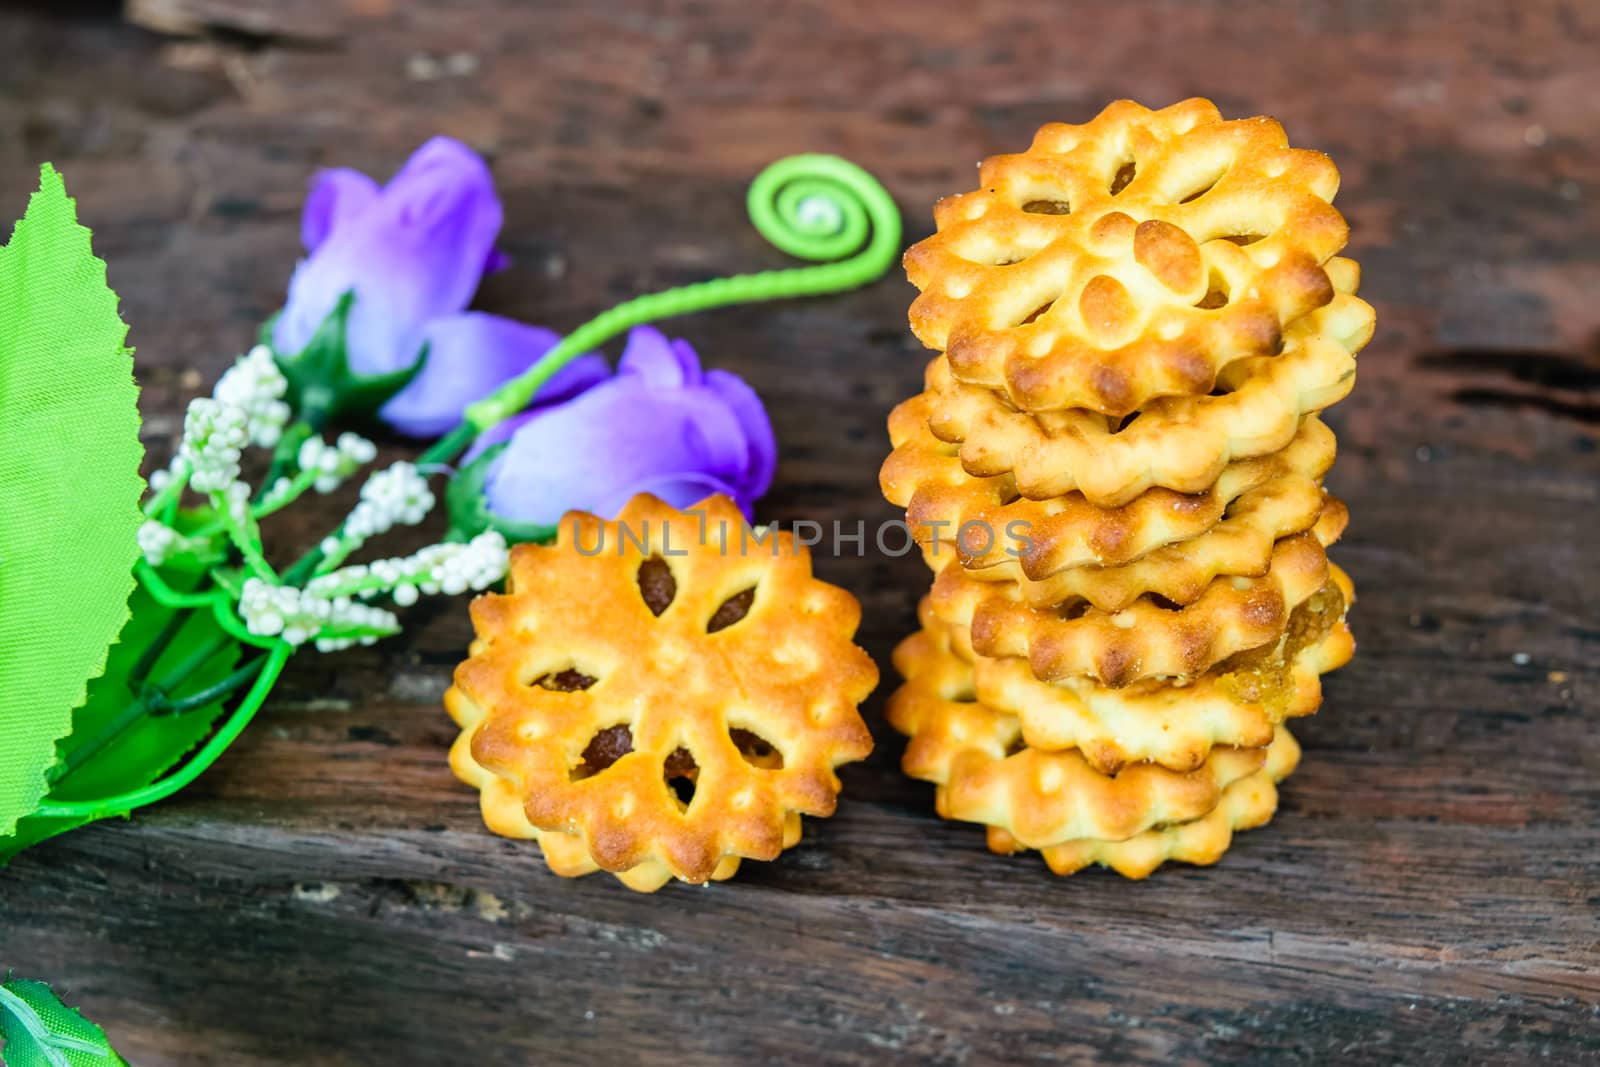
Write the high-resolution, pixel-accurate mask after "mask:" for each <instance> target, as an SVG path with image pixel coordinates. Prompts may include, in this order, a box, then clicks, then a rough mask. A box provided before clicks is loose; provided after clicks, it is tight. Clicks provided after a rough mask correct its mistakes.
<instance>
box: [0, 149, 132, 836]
mask: <svg viewBox="0 0 1600 1067" xmlns="http://www.w3.org/2000/svg"><path fill="white" fill-rule="evenodd" d="M126 336H127V327H126V326H124V325H123V323H122V320H121V319H120V318H119V317H118V316H117V295H116V294H115V293H113V292H112V291H111V289H110V288H109V287H108V286H107V285H106V267H105V264H104V263H102V262H101V261H100V260H98V259H96V258H95V256H94V252H93V251H92V250H91V249H90V244H89V231H88V230H86V229H84V228H83V227H82V226H80V225H78V222H77V216H76V211H75V209H74V207H73V202H72V201H71V200H70V199H69V198H68V197H67V194H66V189H65V187H64V186H63V184H62V181H61V176H60V175H59V174H57V173H56V172H55V170H54V169H53V168H51V167H50V166H49V165H48V164H47V165H46V166H45V167H44V168H43V169H42V171H41V173H40V187H39V191H38V192H37V193H35V194H34V195H33V197H32V199H31V200H30V201H29V202H28V211H27V214H26V215H25V216H24V217H23V219H22V221H20V222H18V223H17V226H16V229H15V230H14V231H13V233H12V235H11V242H10V243H9V244H7V245H6V246H5V247H4V248H3V249H0V500H3V501H4V505H3V506H0V835H3V834H6V833H9V832H10V831H11V829H12V827H13V826H14V825H15V824H16V821H17V819H18V818H20V817H21V816H23V815H25V814H27V813H28V812H29V811H31V810H33V808H34V807H35V806H36V805H37V804H38V802H39V799H40V798H41V797H42V796H43V795H44V791H45V772H46V771H47V770H48V769H49V767H50V764H51V763H52V761H53V759H54V754H55V743H56V740H57V739H58V738H60V737H61V736H62V735H64V734H65V733H66V732H67V731H68V729H69V727H70V726H71V723H72V709H73V708H75V707H77V706H78V705H79V704H81V703H82V702H83V699H84V688H85V685H86V684H87V683H88V681H89V680H90V679H91V678H94V677H96V676H97V675H99V674H100V672H101V670H102V669H103V668H104V666H105V660H106V650H107V648H108V647H109V646H110V644H111V641H112V639H113V638H115V637H116V635H117V631H118V630H120V629H121V628H122V623H123V620H125V619H126V618H127V617H128V608H127V600H128V593H129V591H130V590H131V589H132V588H133V574H132V568H133V563H134V559H135V557H136V556H137V554H138V546H137V541H136V534H137V533H138V529H139V524H140V522H141V521H142V520H141V516H140V514H139V495H140V493H141V492H143V489H144V482H143V481H142V480H141V479H140V477H139V461H140V459H141V457H142V456H143V454H144V449H143V448H142V447H141V446H140V444H139V410H138V389H137V387H136V386H135V385H134V381H133V358H132V357H133V353H132V352H131V350H129V349H128V348H126V347H124V346H123V340H124V338H125V337H126Z"/></svg>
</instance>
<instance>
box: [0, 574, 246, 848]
mask: <svg viewBox="0 0 1600 1067" xmlns="http://www.w3.org/2000/svg"><path fill="white" fill-rule="evenodd" d="M169 577H170V576H169ZM191 581H192V580H191ZM129 606H130V607H131V608H132V614H131V615H130V617H129V619H128V624H127V625H126V626H125V627H123V631H122V637H121V639H120V640H118V642H117V644H116V645H114V646H113V647H112V649H111V655H110V657H109V659H108V661H107V663H106V672H105V674H104V675H102V676H101V677H100V678H97V679H96V680H95V681H94V682H92V683H90V685H89V699H88V700H87V701H86V702H85V703H84V705H83V707H81V708H79V709H78V712H77V714H76V715H74V717H73V731H72V735H71V736H70V737H68V738H66V739H64V740H63V741H62V742H61V744H60V746H59V748H60V755H61V757H62V762H61V763H60V764H59V765H58V766H57V770H58V771H60V770H63V769H64V768H66V767H69V766H70V767H71V770H70V771H68V772H67V773H65V774H63V775H61V776H60V777H59V778H58V780H57V782H56V784H55V786H54V787H53V788H52V789H51V791H50V797H51V799H53V800H90V799H93V798H95V797H103V796H115V795H117V794H119V793H125V792H128V791H129V790H133V789H138V788H140V787H141V786H146V785H149V784H150V783H151V782H153V781H155V780H156V779H157V778H158V777H160V776H161V775H162V774H163V773H164V772H166V771H167V770H168V769H170V768H171V767H173V766H174V765H176V764H177V763H178V761H179V760H181V759H182V758H183V756H184V755H185V754H186V753H187V752H188V751H189V750H190V749H191V748H193V747H194V746H195V745H197V744H199V743H200V741H202V740H203V739H204V738H205V737H206V736H207V735H208V734H210V732H211V726H212V724H213V723H214V722H215V721H216V720H217V717H218V716H219V715H221V713H222V711H223V709H224V707H225V706H226V701H225V700H218V701H215V702H213V703H210V704H206V705H204V706H202V707H199V708H195V709H193V710H191V711H185V712H182V713H180V714H167V715H160V714H148V713H147V714H143V715H139V716H138V717H137V718H136V719H134V721H133V722H132V725H130V726H129V727H128V728H127V729H125V730H121V731H118V732H116V733H115V735H114V738H113V739H112V740H111V741H109V742H108V743H107V744H105V745H104V746H103V747H100V748H98V749H95V750H93V751H92V752H91V751H90V750H89V749H90V746H91V745H92V744H93V742H94V739H96V738H99V737H101V736H103V735H106V734H108V733H111V732H112V731H113V728H114V726H115V724H116V723H117V722H118V719H119V718H121V717H123V716H125V715H126V714H127V713H128V710H129V708H130V707H132V706H133V705H134V704H135V702H136V701H137V700H138V698H139V695H140V691H141V690H142V688H143V687H142V686H141V685H138V684H135V683H134V682H133V681H132V680H131V679H130V675H131V673H132V672H133V670H134V668H135V667H136V666H137V665H138V664H139V660H140V658H141V656H142V655H143V654H144V651H145V650H146V649H147V648H149V647H150V644H151V642H152V641H154V640H156V639H157V638H159V637H160V636H161V635H162V633H163V632H164V631H165V630H166V629H167V624H168V622H169V620H171V619H172V618H173V617H174V612H173V611H172V609H170V608H164V607H162V606H161V605H160V604H157V603H156V601H155V599H154V598H152V597H151V596H150V594H149V593H147V592H145V591H144V589H142V588H140V589H136V590H135V591H134V594H133V597H132V600H131V601H130V605H129ZM184 614H185V615H186V616H187V620H186V621H185V622H183V624H182V628H181V629H179V630H178V631H177V634H176V636H174V637H173V638H172V643H171V644H170V645H169V646H168V647H167V649H166V651H165V652H163V653H162V654H161V656H160V657H159V658H157V659H156V660H155V662H154V664H153V666H152V667H151V668H150V670H149V672H148V678H149V679H150V680H151V681H157V680H160V679H161V678H163V677H164V676H166V675H167V674H169V673H171V672H174V671H176V670H177V669H178V668H179V667H180V666H182V665H183V663H184V662H185V661H186V660H189V659H190V658H191V657H194V656H197V655H199V654H200V653H203V652H204V651H205V650H206V649H207V648H213V647H214V648H215V651H214V652H213V654H212V655H211V656H209V657H208V658H206V659H205V660H204V661H203V663H202V665H201V666H200V667H199V669H198V670H196V671H195V672H194V674H193V675H191V676H190V677H189V678H188V679H186V680H185V681H184V682H183V684H181V685H177V686H174V687H173V689H172V691H171V692H170V693H168V694H167V695H168V696H169V697H171V698H173V699H182V698H183V697H184V696H185V695H187V694H189V693H196V692H199V691H200V690H202V689H204V688H206V687H207V686H210V685H213V684H215V683H216V682H219V681H221V680H222V679H223V678H225V677H227V676H228V674H229V672H230V671H232V670H233V668H234V666H235V665H236V664H237V662H238V660H239V656H240V651H241V650H240V647H239V644H238V642H237V641H234V640H232V639H231V638H228V637H227V634H226V633H225V632H224V631H223V629H222V628H221V627H220V626H218V625H217V621H216V617H215V616H214V615H212V614H211V612H209V611H198V612H185V613H184ZM87 821H88V820H87V819H81V818H73V819H64V818H45V817H43V816H40V815H29V816H27V817H26V818H24V819H22V820H21V821H20V822H18V823H17V828H16V832H15V834H13V835H12V837H11V838H9V839H5V838H0V863H5V862H7V861H9V860H10V859H11V857H12V856H14V855H16V854H17V853H18V852H21V851H22V850H23V849H25V848H30V847H32V846H33V845H36V844H38V843H39V842H40V841H43V840H45V839H46V838H48V837H54V836H55V835H56V834H59V833H64V832H66V831H67V830H71V829H75V828H76V827H79V826H82V825H83V824H84V823H85V822H87Z"/></svg>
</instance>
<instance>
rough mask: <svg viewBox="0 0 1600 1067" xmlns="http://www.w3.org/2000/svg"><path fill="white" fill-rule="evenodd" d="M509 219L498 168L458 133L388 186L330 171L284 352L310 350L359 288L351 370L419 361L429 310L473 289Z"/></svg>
mask: <svg viewBox="0 0 1600 1067" xmlns="http://www.w3.org/2000/svg"><path fill="white" fill-rule="evenodd" d="M501 218H502V212H501V207H500V199H499V197H498V196H496V194H495V190H494V182H493V181H492V180H491V179H490V177H489V169H488V167H487V166H486V165H485V164H484V162H483V160H482V159H480V158H479V157H478V155H477V154H476V153H474V152H473V151H472V150H471V149H469V148H467V147H466V146H465V145H463V144H461V143H460V142H458V141H453V140H451V139H449V138H447V137H435V138H434V139H433V140H431V141H429V142H428V143H427V144H425V145H423V146H422V147H421V148H419V149H417V151H416V153H415V154H413V155H412V157H411V159H410V160H408V161H407V162H406V165H405V166H404V167H402V168H401V170H400V172H399V173H398V174H396V175H395V176H394V178H393V179H391V180H390V182H389V184H388V185H386V186H384V187H383V188H382V189H378V188H377V187H376V185H375V184H374V183H373V182H372V181H371V180H370V179H368V178H366V177H365V176H364V175H361V174H358V173H357V172H355V171H350V170H333V171H327V172H324V173H323V174H321V175H319V176H318V178H317V180H316V183H315V184H314V186H313V188H312V191H311V195H310V197H309V198H308V200H307V201H306V210H305V217H304V219H303V220H302V224H301V236H302V238H303V240H304V241H305V244H306V248H307V251H308V255H307V257H306V258H305V259H304V260H302V261H301V263H300V265H299V266H298V267H296V268H295V272H294V277H293V278H292V279H291V280H290V282H289V298H288V301H287V303H286V304H285V306H284V309H283V313H282V314H281V315H280V316H279V317H278V320H277V322H276V323H275V324H274V327H273V338H272V340H273V347H274V348H275V349H276V350H277V351H278V353H279V354H280V355H284V356H293V355H294V354H295V353H297V352H299V351H300V350H301V349H303V348H304V347H305V345H306V343H307V342H308V341H309V340H310V339H311V336H312V334H313V333H315V332H316V329H317V327H318V326H320V325H321V324H322V321H323V320H324V319H325V318H327V316H328V313H329V312H330V311H332V310H333V307H334V305H335V303H337V301H338V300H339V298H340V297H341V296H342V295H343V294H344V293H345V292H347V291H349V290H351V289H354V290H355V294H356V301H355V306H354V307H353V308H352V309H351V312H350V319H349V323H348V326H347V330H346V334H345V358H346V360H347V362H348V364H349V368H350V370H351V371H352V372H353V373H355V374H357V375H361V376H374V375H381V374H388V373H392V372H395V371H401V370H404V369H406V368H407V367H410V366H411V365H412V364H413V363H415V362H416V360H417V355H418V353H419V352H420V351H421V350H422V345H423V341H424V340H425V335H424V328H425V327H426V326H427V324H428V323H429V322H430V320H433V319H437V318H440V317H442V316H446V315H454V314H455V313H457V312H459V311H461V310H462V309H463V308H465V307H466V306H467V303H468V302H469V301H470V300H471V299H472V294H473V293H474V292H475V291H476V290H477V288H478V281H479V279H480V278H481V277H482V276H483V273H484V271H485V270H486V269H487V268H488V267H489V266H491V265H492V263H493V262H494V257H493V251H494V241H495V237H496V236H497V235H498V234H499V232H500V223H501ZM416 385H417V383H415V382H413V383H412V386H411V388H415V387H416ZM402 395H403V394H402ZM473 399H476V397H474V398H473ZM456 414H457V416H459V414H460V412H459V410H458V411H457V412H456ZM453 424H454V423H453V422H452V425H453Z"/></svg>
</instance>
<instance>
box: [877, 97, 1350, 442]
mask: <svg viewBox="0 0 1600 1067" xmlns="http://www.w3.org/2000/svg"><path fill="white" fill-rule="evenodd" d="M978 179H979V188H978V189H977V190H975V191H973V192H970V193H963V194H961V195H959V196H951V197H946V198H945V199H943V200H941V201H939V203H938V204H937V205H936V206H935V208H934V219H935V221H936V223H937V225H938V232H936V233H935V234H934V235H933V236H931V237H929V238H927V239H925V240H923V241H921V242H919V243H917V244H916V245H914V246H912V248H911V249H910V250H909V251H907V252H906V255H905V266H906V273H907V275H908V276H909V277H910V279H911V282H912V284H913V285H915V286H916V287H917V288H918V289H919V290H921V295H920V296H919V297H918V298H917V300H916V301H915V302H914V303H913V304H912V305H911V329H912V331H913V332H914V333H915V334H916V335H917V337H918V338H919V339H920V340H921V341H922V342H923V343H924V344H925V345H927V346H928V347H929V348H934V349H940V350H942V351H944V352H945V353H947V354H948V356H949V359H950V366H951V370H952V372H953V373H954V375H955V376H956V377H957V378H958V379H959V380H961V381H964V382H968V383H970V384H973V385H977V386H982V387H984V388H988V389H997V390H1002V391H1004V392H1005V393H1006V395H1007V396H1008V397H1009V398H1010V400H1011V402H1012V403H1013V404H1015V405H1016V406H1017V407H1019V408H1021V409H1023V410H1025V411H1035V412H1038V411H1060V410H1064V409H1068V408H1084V409H1087V410H1090V411H1096V412H1099V413H1101V414H1104V415H1111V416H1122V415H1126V414H1128V413H1130V412H1132V411H1135V410H1137V409H1138V408H1140V407H1141V406H1142V405H1144V404H1146V403H1148V402H1149V401H1150V400H1153V399H1155V398H1157V397H1162V396H1203V395H1205V394H1206V393H1207V392H1209V391H1210V390H1211V388H1212V386H1213V385H1214V384H1215V382H1216V380H1217V376H1218V374H1219V373H1220V372H1221V371H1222V370H1224V369H1225V368H1227V367H1228V366H1229V365H1230V364H1232V363H1234V362H1236V361H1238V360H1241V359H1248V358H1251V357H1254V356H1270V355H1274V354H1276V352H1277V351H1278V350H1279V347H1280V345H1281V343H1282V340H1283V333H1284V329H1285V328H1286V327H1287V326H1288V325H1289V324H1290V323H1292V322H1293V321H1295V320H1296V319H1298V318H1299V317H1301V316H1302V315H1305V314H1306V313H1307V312H1309V311H1312V310H1314V309H1315V308H1318V307H1321V306H1322V305H1324V304H1326V303H1327V302H1328V301H1329V300H1330V299H1332V297H1333V285H1332V283H1331V282H1330V280H1329V278H1328V275H1327V273H1326V272H1325V271H1324V269H1323V266H1324V264H1325V263H1327V261H1328V260H1329V258H1330V257H1332V256H1333V255H1334V254H1335V253H1337V252H1338V251H1339V250H1340V249H1341V248H1343V247H1344V244H1345V241H1346V239H1347V238H1348V236H1349V227H1348V226H1347V225H1346V224H1345V221H1344V218H1343V217H1342V216H1341V215H1340V214H1339V212H1338V211H1337V210H1335V209H1334V207H1333V205H1332V203H1331V201H1332V199H1333V196H1334V193H1335V192H1337V190H1338V187H1339V173H1338V171H1337V170H1336V169H1335V168H1334V165H1333V162H1332V161H1331V160H1330V159H1328V157H1327V156H1325V155H1323V154H1322V153H1321V152H1314V151H1309V150H1306V149H1296V148H1290V147H1289V144H1288V139H1287V137H1286V136H1285V135H1284V132H1283V127H1282V126H1280V125H1279V124H1278V123H1277V122H1276V121H1274V120H1272V119H1269V118H1250V119H1240V120H1232V121H1224V120H1223V119H1222V116H1221V114H1220V113H1219V112H1218V111H1217V109H1216V107H1215V106H1214V105H1213V104H1212V103H1211V102H1210V101H1207V100H1200V99H1194V100H1186V101H1184V102H1182V103H1180V104H1175V105H1173V106H1172V107H1168V108H1163V109H1162V110H1160V111H1151V110H1149V109H1147V108H1144V107H1141V106H1139V105H1138V104H1135V103H1133V102H1132V101H1128V100H1121V101H1118V102H1116V103H1114V104H1111V105H1110V106H1109V107H1107V108H1106V109H1105V110H1104V111H1102V112H1101V113H1100V114H1099V115H1098V116H1096V117H1095V118H1094V119H1093V120H1092V121H1090V122H1088V123H1086V124H1083V125H1078V126H1075V125H1069V124H1066V123H1051V124H1049V125H1046V126H1044V127H1042V128H1041V129H1040V130H1039V132H1038V133H1037V134H1036V135H1035V136H1034V140H1033V145H1032V147H1030V148H1029V149H1028V150H1027V151H1026V152H1022V153H1019V154H1016V155H1002V156H994V157H992V158H990V159H988V160H985V161H984V163H983V165H982V166H981V168H980V170H979V175H978Z"/></svg>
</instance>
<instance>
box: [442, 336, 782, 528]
mask: <svg viewBox="0 0 1600 1067" xmlns="http://www.w3.org/2000/svg"><path fill="white" fill-rule="evenodd" d="M500 443H504V444H505V448H504V449H503V450H502V451H500V452H499V453H498V454H497V455H496V456H495V457H494V458H493V460H492V461H490V468H489V470H488V473H487V475H486V476H485V478H484V482H483V496H484V502H485V504H486V505H487V507H488V510H489V513H490V514H491V515H492V516H494V517H495V518H500V519H506V520H510V521H512V522H518V523H530V524H535V525H544V526H553V525H554V524H556V523H557V522H558V521H559V520H560V518H561V516H562V515H563V514H564V513H565V512H567V511H568V510H570V509H574V508H577V509H581V510H584V511H589V512H592V513H594V514H597V515H600V516H603V517H605V518H612V517H614V516H615V515H616V514H617V513H618V512H619V511H621V510H622V506H623V505H624V504H626V503H627V501H628V500H629V498H631V497H632V496H633V495H634V494H636V493H642V492H650V493H654V494H655V495H656V496H658V497H660V498H661V499H663V500H665V501H666V502H667V503H669V504H672V505H674V506H675V507H680V508H681V507H686V506H688V505H689V504H692V503H694V502H696V501H698V500H701V499H704V498H705V497H706V496H708V495H710V494H712V493H723V494H725V495H727V496H729V497H731V498H733V500H734V501H735V502H737V503H738V505H739V507H740V509H741V510H742V511H743V512H744V513H745V515H746V516H747V517H748V516H749V515H750V512H751V506H752V505H753V504H754V502H755V501H756V499H757V498H759V497H760V496H761V495H762V494H763V493H765V492H766V491H767V487H768V486H769V485H771V484H772V474H773V470H774V468H775V467H776V466H777V442H776V440H775V439H774V437H773V433H772V423H771V422H770V421H769V420H768V419H767V413H766V410H765V409H764V408H763V407H762V405H761V399H760V398H759V397H758V396H756V394H755V391H754V390H753V389H751V388H750V387H749V386H748V385H746V384H745V383H744V381H743V380H742V379H740V378H739V377H737V376H736V375H734V374H730V373H729V372H727V371H722V370H711V371H702V370H701V369H700V360H699V358H698V357H697V356H696V355H695V352H694V349H693V348H691V347H689V344H688V342H686V341H681V340H677V341H669V340H668V339H667V338H666V337H665V336H663V335H662V334H661V332H660V331H659V330H656V329H653V328H651V327H648V326H641V327H638V328H636V329H634V330H633V331H632V332H631V333H630V334H629V336H628V344H627V348H626V349H625V350H624V351H623V354H622V359H621V361H620V362H619V364H618V367H617V374H616V376H615V377H613V378H610V379H607V380H606V381H603V382H601V383H599V384H598V385H594V386H593V387H591V388H589V389H588V390H586V391H585V392H583V393H581V394H579V395H578V396H576V397H574V398H573V399H571V400H568V401H566V402H565V403H561V404H557V405H553V406H547V407H544V408H541V409H536V410H532V411H528V412H524V413H522V414H520V415H517V416H514V417H512V418H510V419H507V420H505V421H504V422H502V423H501V424H499V425H498V426H496V427H494V428H492V429H491V430H489V431H488V432H486V433H485V434H483V435H481V436H480V437H479V439H478V442H477V444H476V445H475V446H474V449H473V451H472V452H470V453H468V455H467V456H466V460H465V462H467V463H471V461H472V460H473V459H474V458H476V457H477V456H479V455H481V454H482V453H483V452H484V450H486V449H488V448H491V447H493V446H494V445H497V444H500Z"/></svg>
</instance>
